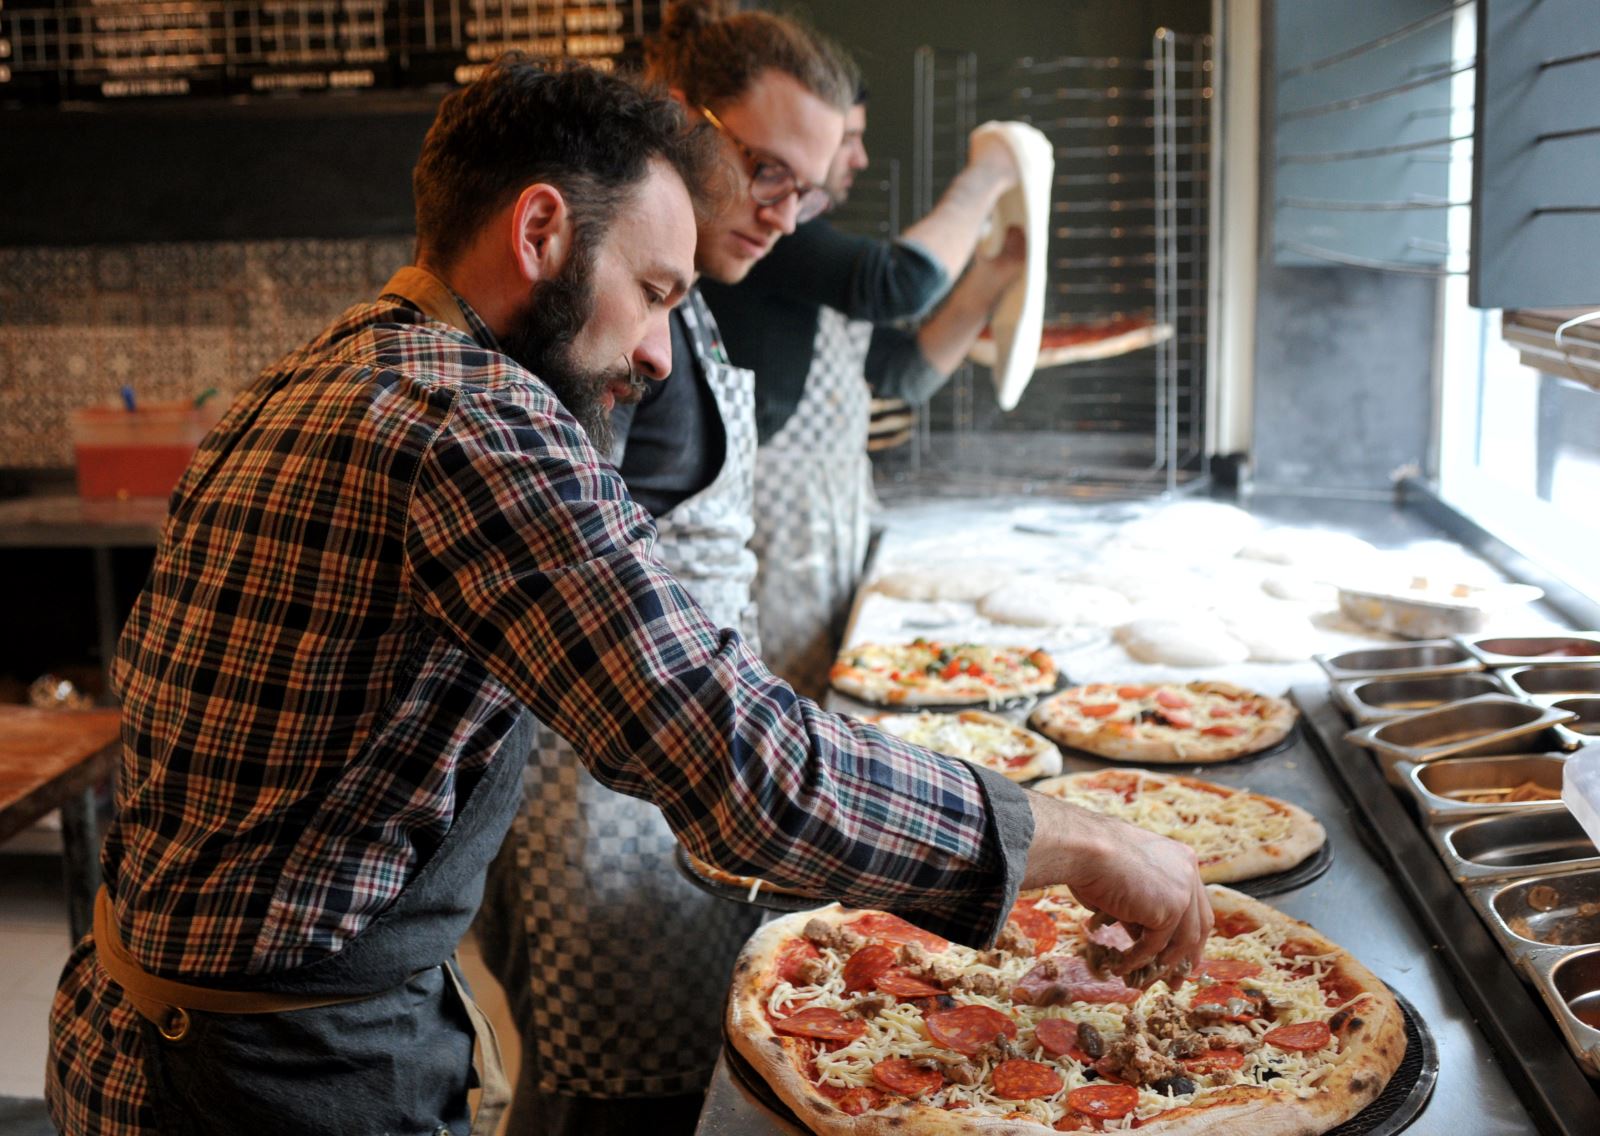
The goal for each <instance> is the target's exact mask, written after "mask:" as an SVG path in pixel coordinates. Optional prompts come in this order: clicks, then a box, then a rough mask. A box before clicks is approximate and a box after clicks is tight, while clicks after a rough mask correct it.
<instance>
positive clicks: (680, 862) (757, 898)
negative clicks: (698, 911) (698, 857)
mask: <svg viewBox="0 0 1600 1136" xmlns="http://www.w3.org/2000/svg"><path fill="white" fill-rule="evenodd" d="M672 863H673V865H674V866H675V867H676V868H677V869H678V874H679V875H681V876H682V877H683V878H684V879H686V880H688V881H689V882H690V883H692V884H693V885H694V886H695V887H697V888H699V889H700V890H701V891H703V892H707V893H709V894H711V895H714V896H716V897H717V898H718V899H726V900H730V901H731V902H733V903H744V904H748V905H749V906H751V907H764V908H766V909H767V910H768V911H785V912H789V911H810V910H811V909H812V908H814V907H825V906H826V905H827V901H826V900H821V899H817V898H815V897H814V896H809V895H789V894H787V893H785V892H777V891H769V890H767V888H765V887H762V888H758V889H757V890H756V893H755V895H754V896H753V897H752V896H751V894H750V889H749V888H744V887H739V886H737V885H735V884H725V883H722V882H721V881H719V880H713V879H708V878H706V877H705V876H702V875H701V874H700V873H699V872H697V871H695V869H694V865H693V864H691V863H690V862H689V854H688V853H687V852H685V851H684V850H683V845H681V844H679V845H677V846H675V847H674V848H673V850H672Z"/></svg>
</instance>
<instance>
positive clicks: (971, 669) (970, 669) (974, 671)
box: [967, 663, 983, 678]
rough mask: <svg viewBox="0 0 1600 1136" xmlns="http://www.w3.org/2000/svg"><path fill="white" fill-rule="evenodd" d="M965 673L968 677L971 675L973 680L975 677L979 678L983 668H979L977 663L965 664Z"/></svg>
mask: <svg viewBox="0 0 1600 1136" xmlns="http://www.w3.org/2000/svg"><path fill="white" fill-rule="evenodd" d="M967 673H968V674H969V675H972V676H973V677H974V678H976V677H977V676H979V675H981V674H982V673H983V668H982V667H980V666H979V665H978V664H977V663H968V664H967Z"/></svg>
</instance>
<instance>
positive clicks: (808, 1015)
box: [772, 1006, 867, 1041]
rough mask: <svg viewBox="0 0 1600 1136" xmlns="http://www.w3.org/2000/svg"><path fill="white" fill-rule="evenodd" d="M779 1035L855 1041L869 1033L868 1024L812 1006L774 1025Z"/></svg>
mask: <svg viewBox="0 0 1600 1136" xmlns="http://www.w3.org/2000/svg"><path fill="white" fill-rule="evenodd" d="M772 1028H773V1029H774V1030H776V1031H777V1032H778V1033H786V1034H788V1035H789V1036H790V1037H809V1038H813V1039H814V1040H816V1041H854V1040H855V1039H856V1038H858V1037H860V1036H861V1035H862V1034H864V1033H866V1032H867V1023H866V1022H863V1021H861V1020H860V1019H858V1018H847V1017H845V1016H844V1015H843V1014H841V1013H840V1012H839V1011H838V1010H830V1009H828V1007H826V1006H810V1007H807V1008H806V1009H804V1010H799V1011H797V1012H795V1013H793V1014H790V1015H789V1016H788V1017H787V1018H779V1019H778V1020H777V1021H775V1022H773V1023H772Z"/></svg>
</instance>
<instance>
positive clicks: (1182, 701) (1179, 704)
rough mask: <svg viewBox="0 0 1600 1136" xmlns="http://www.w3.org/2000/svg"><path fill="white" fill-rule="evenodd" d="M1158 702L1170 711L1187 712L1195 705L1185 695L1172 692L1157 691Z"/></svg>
mask: <svg viewBox="0 0 1600 1136" xmlns="http://www.w3.org/2000/svg"><path fill="white" fill-rule="evenodd" d="M1156 701H1157V702H1159V703H1160V704H1161V705H1162V706H1165V707H1166V708H1167V709H1168V710H1187V709H1188V708H1189V707H1190V706H1191V705H1193V703H1191V702H1190V701H1189V700H1188V699H1187V698H1185V697H1184V696H1183V695H1181V694H1179V693H1177V692H1176V691H1172V690H1158V691H1156Z"/></svg>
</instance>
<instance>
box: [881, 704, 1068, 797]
mask: <svg viewBox="0 0 1600 1136" xmlns="http://www.w3.org/2000/svg"><path fill="white" fill-rule="evenodd" d="M866 720H867V721H868V722H871V723H872V724H873V725H874V726H877V727H878V728H879V729H880V730H884V731H885V732H887V733H891V734H893V735H894V736H895V737H897V738H902V739H904V740H905V741H908V742H910V743H911V744H912V745H919V746H922V747H923V748H924V749H931V750H934V751H935V752H938V753H943V754H948V755H949V756H951V757H959V758H961V759H962V760H963V761H970V762H972V763H973V764H974V765H982V766H984V767H985V768H988V769H992V770H994V771H995V772H996V773H999V774H1000V775H1001V776H1003V777H1009V778H1011V780H1013V781H1033V780H1035V779H1037V778H1040V777H1054V776H1055V775H1056V774H1057V773H1060V772H1061V751H1060V750H1059V749H1057V748H1056V744H1055V742H1053V741H1051V740H1050V739H1049V738H1047V737H1043V736H1042V735H1040V734H1036V733H1034V732H1033V731H1032V730H1027V729H1024V728H1023V727H1021V726H1017V725H1013V724H1012V723H1010V722H1008V721H1006V720H1005V719H1004V718H1002V717H1000V716H999V715H998V714H990V713H989V712H988V711H986V710H958V711H956V712H955V713H944V714H941V713H936V712H934V711H931V710H924V711H922V712H921V713H918V714H874V715H872V716H871V717H869V718H867V719H866Z"/></svg>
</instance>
